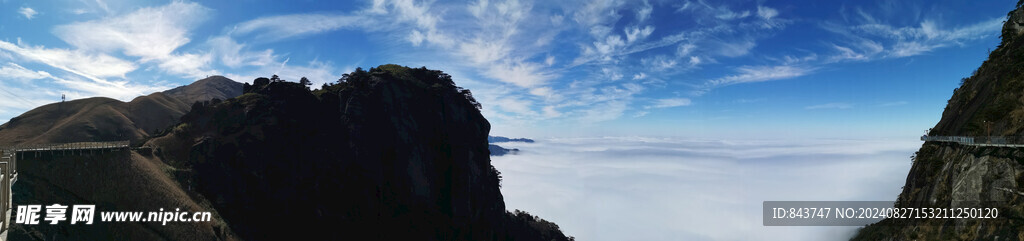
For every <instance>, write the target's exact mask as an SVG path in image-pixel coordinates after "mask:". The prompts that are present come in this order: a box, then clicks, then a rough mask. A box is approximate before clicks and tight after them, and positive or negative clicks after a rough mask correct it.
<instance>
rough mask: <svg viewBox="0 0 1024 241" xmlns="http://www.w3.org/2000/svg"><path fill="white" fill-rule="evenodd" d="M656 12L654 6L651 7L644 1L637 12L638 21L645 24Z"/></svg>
mask: <svg viewBox="0 0 1024 241" xmlns="http://www.w3.org/2000/svg"><path fill="white" fill-rule="evenodd" d="M653 11H654V6H651V3H650V2H647V0H644V2H643V5H641V6H640V8H638V9H637V10H636V21H637V22H643V21H646V20H647V19H648V18H650V17H651V12H653Z"/></svg>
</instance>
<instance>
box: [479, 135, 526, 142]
mask: <svg viewBox="0 0 1024 241" xmlns="http://www.w3.org/2000/svg"><path fill="white" fill-rule="evenodd" d="M487 142H488V143H502V142H526V143H533V140H531V139H526V138H508V137H504V136H487Z"/></svg>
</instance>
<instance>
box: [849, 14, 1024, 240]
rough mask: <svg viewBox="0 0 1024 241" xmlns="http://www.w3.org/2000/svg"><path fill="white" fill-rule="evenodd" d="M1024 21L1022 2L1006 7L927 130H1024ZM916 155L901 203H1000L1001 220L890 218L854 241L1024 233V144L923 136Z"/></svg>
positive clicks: (976, 133) (993, 237)
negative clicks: (975, 63)
mask: <svg viewBox="0 0 1024 241" xmlns="http://www.w3.org/2000/svg"><path fill="white" fill-rule="evenodd" d="M1022 2H1024V1H1022ZM1022 23H1024V8H1021V3H1018V4H1017V9H1015V10H1013V11H1010V13H1008V20H1007V21H1006V23H1005V25H1004V27H1003V33H1002V43H1001V44H1000V45H999V47H998V48H996V49H995V50H994V51H992V52H991V53H990V55H989V59H988V60H986V61H985V62H984V63H983V64H982V65H981V67H979V68H978V70H977V71H976V72H975V74H973V75H972V76H971V77H969V78H965V79H964V80H963V81H964V82H963V84H962V85H961V87H960V88H958V89H956V90H955V91H954V92H953V96H952V97H951V98H950V100H949V104H948V105H947V106H946V109H945V110H944V111H943V114H942V119H941V120H940V121H939V122H938V124H936V125H935V127H934V128H932V130H931V132H930V133H929V134H930V135H936V136H1022V135H1024V75H1022V74H1024V38H1022V34H1024V28H1022V26H1021V24H1022ZM913 161H914V164H913V166H912V167H911V170H910V173H909V174H908V175H907V182H906V185H905V186H904V187H903V192H902V193H901V194H900V195H899V197H898V199H897V202H896V207H942V208H949V207H997V208H999V217H1000V218H999V219H991V220H981V221H979V220H955V219H929V220H925V221H920V220H905V219H904V220H897V219H886V220H883V221H881V222H880V223H877V224H873V225H869V226H867V227H865V228H864V229H862V230H861V231H860V232H859V233H858V234H857V236H856V237H854V240H948V239H957V240H1003V239H1009V240H1021V239H1024V205H1022V204H1024V188H1022V187H1021V186H1020V185H1021V184H1022V183H1024V150H1021V149H1020V148H1006V147H977V146H964V145H959V144H954V143H940V142H926V143H924V145H923V146H922V147H921V149H920V150H919V151H918V152H917V153H916V154H915V157H913ZM979 202H989V203H979Z"/></svg>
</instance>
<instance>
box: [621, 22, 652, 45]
mask: <svg viewBox="0 0 1024 241" xmlns="http://www.w3.org/2000/svg"><path fill="white" fill-rule="evenodd" d="M653 32H654V27H652V26H650V25H648V26H646V27H644V28H640V27H637V26H633V27H629V28H626V42H627V43H632V42H635V41H637V40H643V39H645V38H647V36H649V35H651V33H653Z"/></svg>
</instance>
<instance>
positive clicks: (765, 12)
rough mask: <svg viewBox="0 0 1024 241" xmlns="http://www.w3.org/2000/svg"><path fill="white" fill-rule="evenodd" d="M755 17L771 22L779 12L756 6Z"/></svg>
mask: <svg viewBox="0 0 1024 241" xmlns="http://www.w3.org/2000/svg"><path fill="white" fill-rule="evenodd" d="M757 16H759V17H761V18H762V19H764V20H765V21H771V20H772V18H774V17H775V16H779V11H778V10H775V9H774V8H770V7H765V6H757Z"/></svg>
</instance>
